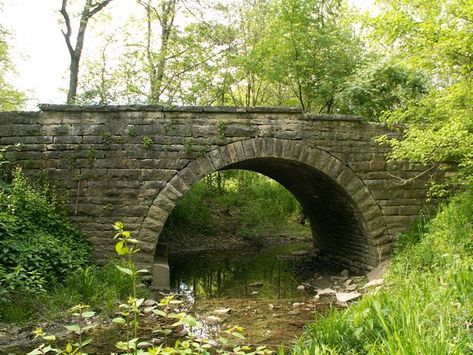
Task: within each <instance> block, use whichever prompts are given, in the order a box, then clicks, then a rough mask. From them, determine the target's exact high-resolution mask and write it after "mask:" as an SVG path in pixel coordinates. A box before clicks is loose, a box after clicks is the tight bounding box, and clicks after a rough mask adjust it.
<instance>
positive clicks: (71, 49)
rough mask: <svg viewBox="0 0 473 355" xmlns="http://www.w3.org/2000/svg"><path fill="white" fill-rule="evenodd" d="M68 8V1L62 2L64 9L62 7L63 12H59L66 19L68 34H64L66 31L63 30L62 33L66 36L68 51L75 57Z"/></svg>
mask: <svg viewBox="0 0 473 355" xmlns="http://www.w3.org/2000/svg"><path fill="white" fill-rule="evenodd" d="M66 7H67V0H62V7H61V10H59V12H60V13H61V15H62V17H64V21H65V24H66V32H64V30H61V32H62V34H63V36H64V39H65V40H66V45H67V49H68V50H69V54H70V55H71V56H73V55H74V48H73V47H72V43H71V35H72V27H71V18H70V17H69V14H68V12H67V10H66Z"/></svg>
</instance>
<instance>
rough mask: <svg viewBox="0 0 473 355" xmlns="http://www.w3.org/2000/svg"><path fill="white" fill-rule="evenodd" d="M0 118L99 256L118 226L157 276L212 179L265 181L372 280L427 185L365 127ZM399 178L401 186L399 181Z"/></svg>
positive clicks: (215, 119)
mask: <svg viewBox="0 0 473 355" xmlns="http://www.w3.org/2000/svg"><path fill="white" fill-rule="evenodd" d="M40 108H41V109H42V111H41V112H12V113H0V147H4V146H7V145H14V144H17V143H19V144H21V146H20V147H9V148H8V150H7V153H6V155H7V157H8V159H11V160H13V161H15V163H16V164H18V165H20V166H23V169H24V171H25V173H26V174H27V175H29V176H34V175H38V174H40V173H44V175H45V176H47V177H48V178H51V179H54V180H55V182H56V183H57V184H59V185H60V186H62V187H63V188H64V190H67V191H68V192H69V196H70V199H71V201H70V209H71V212H72V214H73V219H74V221H75V223H77V224H78V225H79V226H80V227H82V228H83V230H84V231H85V232H86V233H87V234H88V235H89V237H90V240H91V242H92V244H93V245H94V246H95V250H94V257H95V258H96V260H98V261H105V260H106V258H107V257H108V256H110V255H113V240H112V239H111V238H110V235H112V234H113V231H112V230H111V224H112V223H113V222H114V221H116V220H117V219H120V220H122V221H123V222H124V223H125V225H127V228H129V229H131V230H132V231H133V232H134V233H135V234H138V237H139V238H140V239H142V240H143V243H142V244H143V245H141V246H140V248H141V249H142V253H141V255H140V256H139V257H138V259H139V262H140V263H141V264H142V265H143V266H145V267H148V268H150V267H151V265H152V263H153V257H154V255H153V253H154V249H155V245H156V243H157V241H158V238H159V233H160V232H161V230H162V229H163V226H164V223H165V221H166V219H167V217H168V215H169V213H170V212H171V211H172V209H173V208H174V206H175V204H176V202H177V201H178V200H179V199H180V198H181V197H182V195H183V194H184V193H185V192H186V191H187V190H188V189H189V188H190V187H191V186H192V185H193V184H194V183H195V182H197V181H198V180H199V179H200V178H202V177H203V176H205V175H206V174H208V173H211V172H213V171H217V170H221V169H226V168H236V169H247V170H253V171H257V172H260V173H263V174H266V175H268V176H270V177H272V178H274V179H276V180H278V181H279V182H281V183H282V184H283V185H285V186H286V187H287V188H288V189H289V190H290V191H291V192H292V193H293V194H294V195H295V196H296V198H297V199H298V200H299V201H300V202H301V203H302V204H303V205H304V210H305V213H306V215H307V217H308V218H309V220H310V222H311V225H312V227H313V230H314V243H315V245H316V246H317V247H319V248H322V249H323V250H324V252H326V254H327V255H329V256H331V257H333V258H334V259H335V260H337V262H338V263H340V264H341V265H343V266H345V267H346V268H347V269H348V270H350V269H354V268H358V269H360V268H361V269H364V270H370V269H372V268H374V267H375V266H376V265H377V264H378V263H379V262H381V261H382V260H384V259H385V258H386V257H387V256H388V255H389V253H390V250H391V243H392V241H393V240H394V239H395V236H396V234H397V233H399V232H401V231H404V230H406V229H407V228H409V226H410V225H411V223H412V222H413V220H415V218H416V217H417V216H418V213H419V210H420V209H421V207H422V205H423V203H424V198H425V192H426V182H427V181H428V180H429V179H430V177H431V176H430V175H429V174H425V175H422V176H421V177H420V178H417V179H413V180H410V181H409V183H406V184H404V185H402V184H399V181H400V180H399V178H402V179H405V180H406V181H407V180H409V179H410V178H412V177H414V176H417V175H419V172H421V171H424V170H426V168H425V167H423V166H418V167H416V166H411V165H409V164H406V163H388V162H387V161H386V158H385V155H386V153H387V152H388V151H389V150H388V148H386V147H381V146H379V145H377V144H376V143H375V142H374V141H373V138H374V137H375V136H377V135H381V134H388V135H390V136H398V135H399V133H398V132H392V131H389V129H388V128H386V127H385V126H383V125H377V124H369V123H366V122H363V121H362V120H361V119H360V118H358V117H346V116H326V115H303V113H302V112H301V111H300V110H299V109H285V108H283V109H281V108H261V107H260V108H226V107H161V106H135V105H132V106H64V105H42V106H41V107H40ZM393 176H396V177H397V178H394V177H393Z"/></svg>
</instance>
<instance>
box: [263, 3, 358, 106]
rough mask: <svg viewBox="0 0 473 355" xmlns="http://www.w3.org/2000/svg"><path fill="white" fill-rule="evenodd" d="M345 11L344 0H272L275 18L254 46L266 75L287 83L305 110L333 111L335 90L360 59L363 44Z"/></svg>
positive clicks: (275, 80) (341, 85) (340, 85)
mask: <svg viewBox="0 0 473 355" xmlns="http://www.w3.org/2000/svg"><path fill="white" fill-rule="evenodd" d="M346 11H347V10H346V9H345V7H344V5H343V2H342V1H341V0H324V1H318V0H276V1H274V4H273V14H272V18H273V20H272V21H271V23H270V24H269V30H268V32H267V33H266V34H265V39H264V40H263V41H262V42H261V44H259V45H258V46H257V47H256V48H255V51H257V53H259V56H260V58H264V65H263V66H262V67H263V68H264V75H265V76H267V77H268V78H269V79H270V80H272V81H274V82H277V83H281V84H283V85H285V86H287V87H289V88H290V89H291V91H292V93H293V97H294V98H295V99H296V100H297V101H295V102H297V103H298V104H299V106H300V107H301V108H302V109H303V110H304V111H307V112H314V111H316V112H320V113H332V112H334V109H335V95H336V93H337V92H338V91H340V90H341V89H342V87H343V84H344V83H345V82H346V78H347V77H349V76H350V75H351V74H352V73H353V72H354V71H355V69H356V67H357V65H358V64H359V63H360V54H361V49H362V48H361V45H360V42H359V40H358V39H357V38H356V37H355V36H354V33H353V30H352V28H351V23H350V21H349V18H348V17H347V16H346ZM292 102H294V101H292ZM292 102H291V101H289V104H291V103H292Z"/></svg>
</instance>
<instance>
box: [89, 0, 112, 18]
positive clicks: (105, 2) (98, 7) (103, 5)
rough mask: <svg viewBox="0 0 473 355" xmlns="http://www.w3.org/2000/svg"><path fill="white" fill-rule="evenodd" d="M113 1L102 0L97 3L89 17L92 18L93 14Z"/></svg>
mask: <svg viewBox="0 0 473 355" xmlns="http://www.w3.org/2000/svg"><path fill="white" fill-rule="evenodd" d="M111 2H112V0H104V1H102V2H101V3H98V4H95V7H93V8H92V9H91V10H90V11H89V16H88V17H89V18H91V17H92V16H94V15H95V14H96V13H97V12H99V11H100V10H102V9H103V8H104V7H105V6H107V5H108V4H110V3H111Z"/></svg>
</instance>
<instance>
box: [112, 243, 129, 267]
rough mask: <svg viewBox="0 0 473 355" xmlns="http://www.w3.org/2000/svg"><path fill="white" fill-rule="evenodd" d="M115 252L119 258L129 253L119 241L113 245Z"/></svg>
mask: <svg viewBox="0 0 473 355" xmlns="http://www.w3.org/2000/svg"><path fill="white" fill-rule="evenodd" d="M115 250H116V252H117V253H118V255H120V256H123V255H126V254H128V253H129V252H130V248H128V247H127V246H125V245H124V243H123V241H119V242H118V243H117V244H115ZM117 267H118V266H117Z"/></svg>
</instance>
